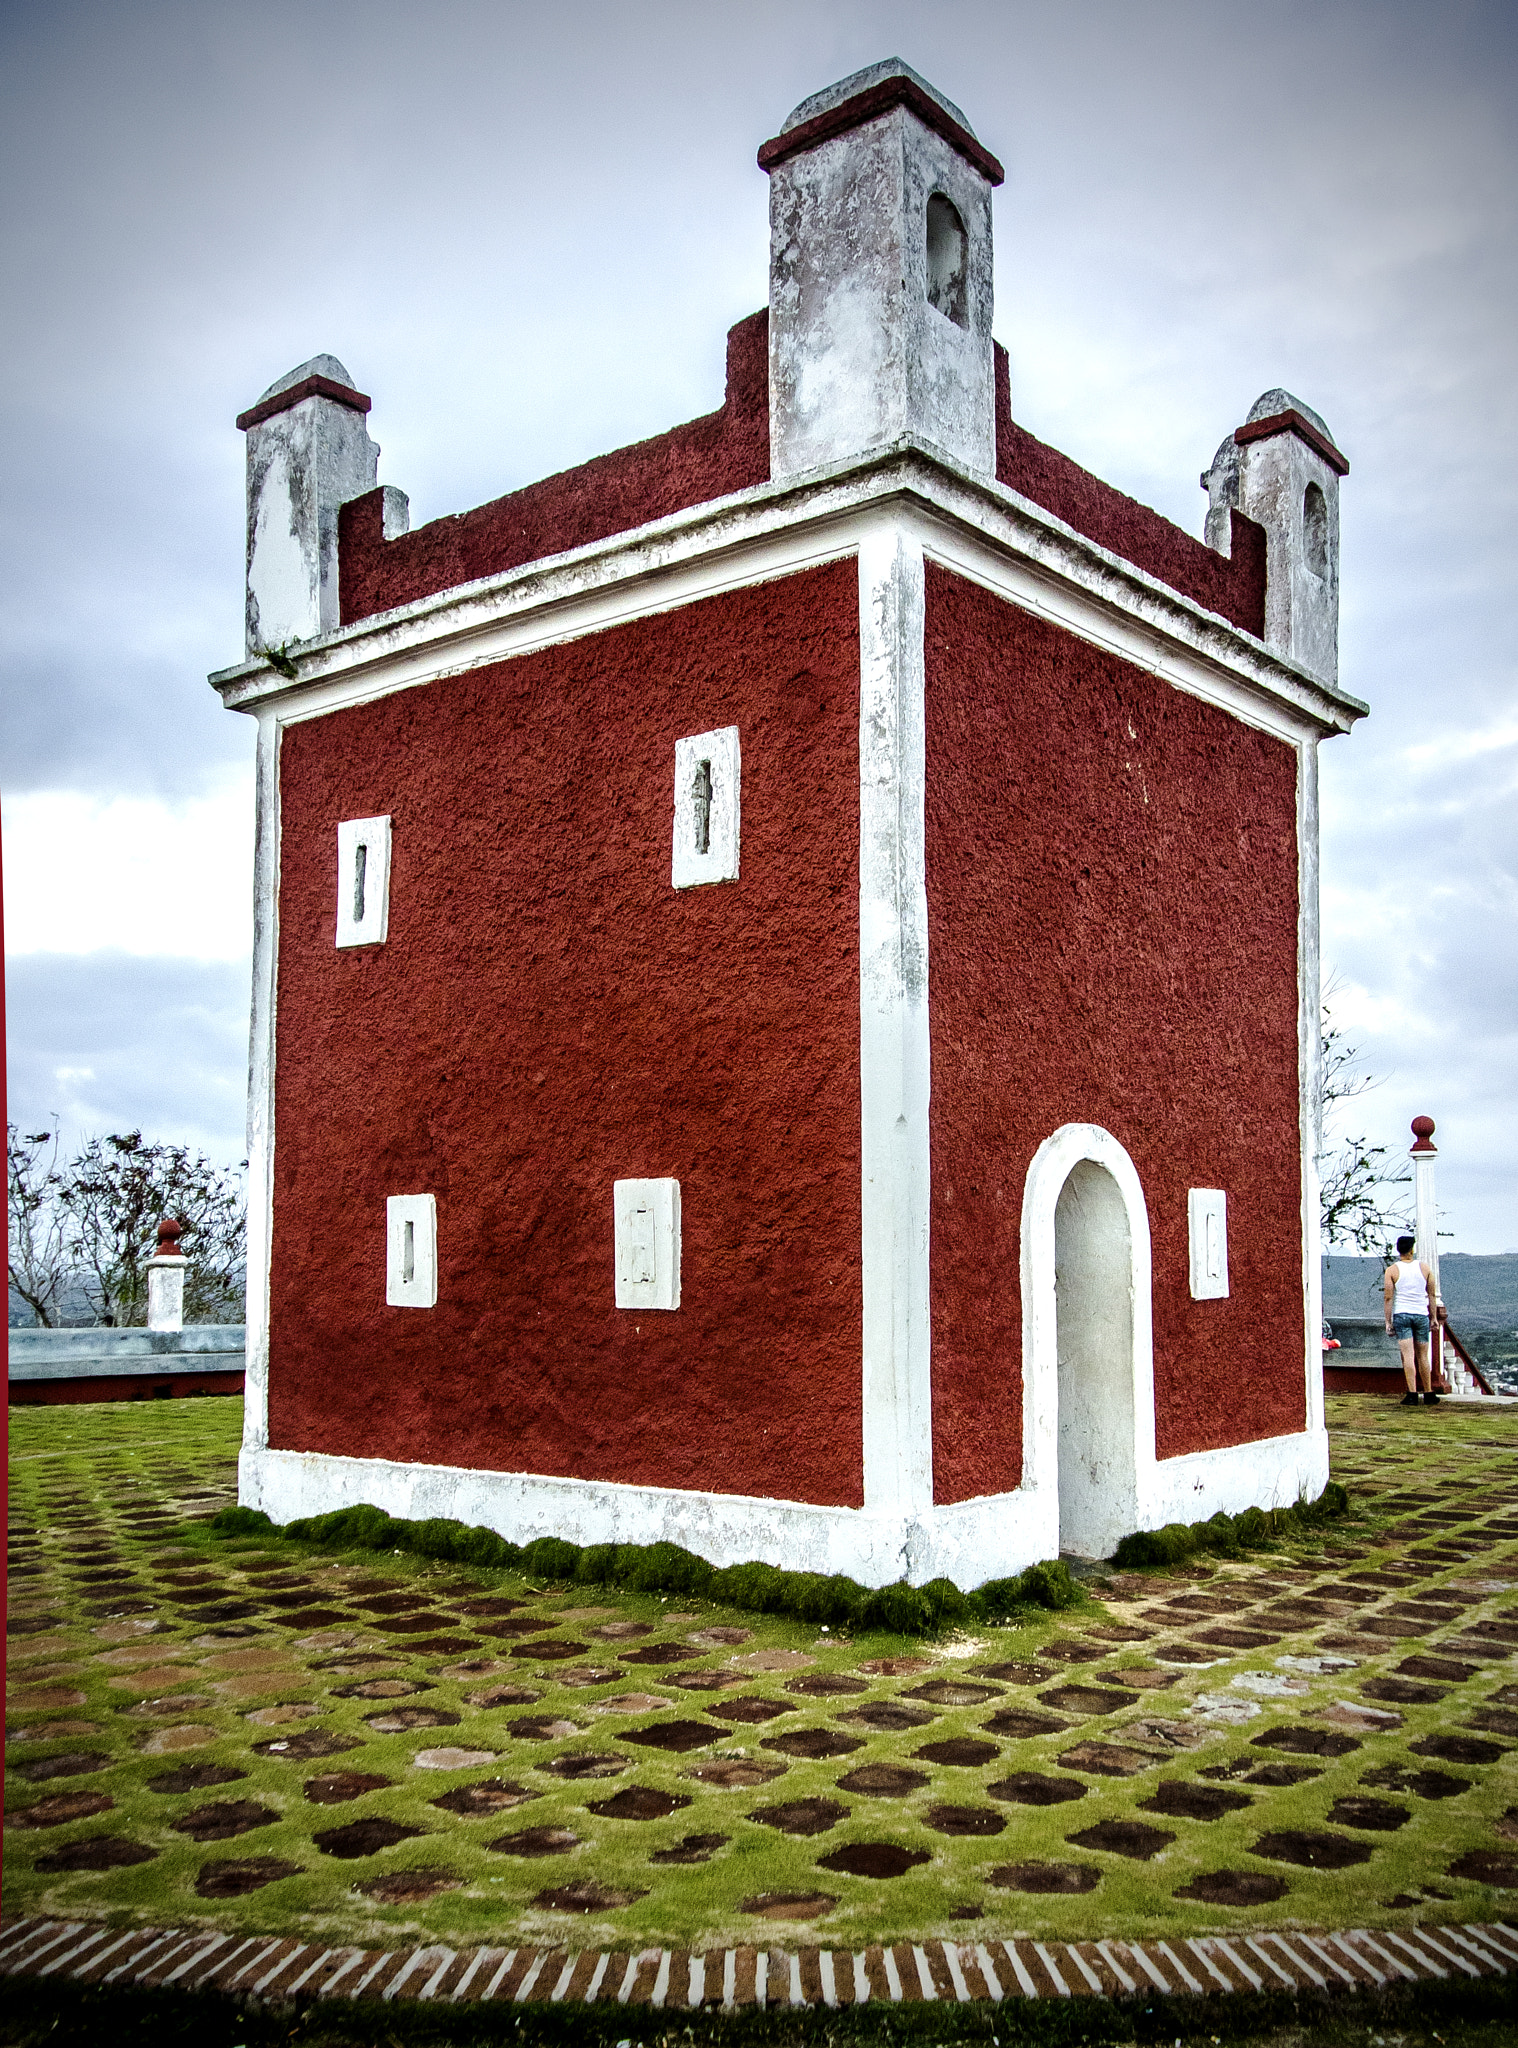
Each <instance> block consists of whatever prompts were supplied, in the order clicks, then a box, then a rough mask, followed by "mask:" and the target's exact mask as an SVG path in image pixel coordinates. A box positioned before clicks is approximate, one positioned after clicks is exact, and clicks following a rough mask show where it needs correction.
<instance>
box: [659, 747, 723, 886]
mask: <svg viewBox="0 0 1518 2048" xmlns="http://www.w3.org/2000/svg"><path fill="white" fill-rule="evenodd" d="M739 768H740V759H739V750H738V728H737V726H736V725H726V726H723V727H722V728H721V729H720V730H719V731H717V732H698V733H692V735H691V736H690V738H689V739H684V740H676V741H675V844H674V857H673V861H672V864H671V868H670V881H671V883H672V884H673V885H674V887H675V888H677V889H693V888H696V887H698V886H699V885H700V884H701V883H703V882H736V881H737V879H738V798H739V787H738V783H739Z"/></svg>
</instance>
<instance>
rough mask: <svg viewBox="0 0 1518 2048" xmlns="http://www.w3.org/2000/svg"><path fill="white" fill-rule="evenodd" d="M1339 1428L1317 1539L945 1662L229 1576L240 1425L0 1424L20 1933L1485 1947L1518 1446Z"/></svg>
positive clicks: (321, 1569) (1107, 1592)
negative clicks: (1321, 1941)
mask: <svg viewBox="0 0 1518 2048" xmlns="http://www.w3.org/2000/svg"><path fill="white" fill-rule="evenodd" d="M1330 1420H1331V1428H1332V1432H1333V1445H1334V1469H1335V1474H1336V1476H1337V1477H1339V1478H1341V1479H1343V1480H1344V1481H1345V1482H1346V1483H1347V1484H1348V1486H1349V1487H1350V1490H1351V1495H1352V1500H1353V1503H1354V1510H1353V1515H1352V1518H1351V1520H1350V1521H1349V1522H1348V1523H1346V1524H1342V1525H1339V1526H1338V1527H1337V1528H1336V1529H1335V1530H1334V1532H1333V1533H1332V1535H1330V1536H1329V1537H1328V1538H1327V1540H1326V1541H1322V1542H1315V1543H1314V1544H1311V1545H1304V1546H1300V1547H1296V1548H1293V1549H1291V1550H1289V1551H1287V1550H1281V1551H1278V1552H1272V1553H1271V1554H1269V1555H1261V1556H1257V1557H1255V1558H1253V1559H1251V1560H1250V1561H1249V1562H1248V1563H1243V1564H1240V1563H1230V1564H1223V1565H1220V1566H1218V1567H1217V1568H1212V1567H1211V1566H1208V1565H1205V1564H1202V1565H1198V1566H1195V1567H1192V1568H1188V1569H1184V1570H1177V1571H1171V1572H1169V1573H1164V1572H1145V1573H1123V1574H1111V1575H1107V1576H1105V1577H1101V1578H1098V1579H1097V1580H1095V1581H1093V1582H1092V1585H1093V1590H1094V1591H1095V1593H1096V1595H1097V1596H1098V1597H1097V1600H1096V1602H1095V1603H1094V1604H1092V1605H1090V1606H1088V1607H1086V1608H1083V1609H1081V1610H1078V1611H1076V1612H1073V1613H1071V1614H1067V1615H1063V1616H1059V1617H1053V1616H1050V1617H1045V1618H1043V1619H1042V1620H1039V1621H1037V1622H1035V1623H1033V1624H1031V1625H1029V1626H1026V1627H1020V1628H1009V1629H998V1630H988V1631H985V1632H984V1633H983V1634H981V1635H979V1636H976V1637H974V1638H970V1637H960V1638H958V1639H947V1640H942V1641H937V1642H933V1643H929V1644H926V1645H924V1644H920V1643H906V1642H903V1641H901V1640H900V1639H891V1638H883V1637H882V1638H876V1637H871V1638H860V1639H857V1640H846V1639H841V1638H838V1637H836V1636H831V1635H829V1634H827V1633H826V1632H822V1633H818V1632H816V1631H814V1630H812V1629H810V1628H807V1627H805V1626H803V1625H801V1624H796V1623H789V1622H782V1621H776V1620H773V1619H770V1618H761V1617H755V1616H752V1615H746V1614H740V1613H735V1612H733V1611H731V1610H723V1609H717V1608H705V1607H703V1608H701V1609H699V1611H696V1610H685V1611H680V1612H676V1611H674V1603H673V1602H661V1601H660V1600H658V1599H656V1598H649V1597H646V1596H643V1597H638V1596H627V1597H618V1596H616V1595H606V1594H604V1593H603V1592H602V1591H601V1590H600V1589H596V1590H595V1593H594V1595H593V1596H591V1595H590V1594H588V1593H587V1590H586V1589H584V1588H574V1587H564V1586H543V1585H540V1584H537V1583H532V1582H528V1581H524V1580H523V1579H521V1578H520V1577H516V1576H513V1575H511V1574H509V1573H499V1572H489V1573H470V1572H464V1571H461V1570H460V1569H459V1568H458V1567H456V1566H429V1565H428V1564H427V1563H426V1562H425V1561H423V1560H419V1559H414V1558H412V1557H409V1556H400V1555H391V1556H385V1557H379V1558H377V1557H375V1556H374V1555H373V1554H366V1555H362V1556H338V1557H336V1558H334V1557H332V1556H331V1555H329V1554H326V1553H321V1552H317V1551H314V1550H306V1549H303V1548H301V1547H300V1546H297V1545H294V1544H288V1545H287V1544H285V1543H283V1542H280V1541H277V1540H275V1541H261V1542H242V1543H235V1544H234V1543H226V1542H223V1541H220V1540H218V1539H215V1538H212V1537H211V1536H210V1535H209V1532H208V1530H207V1527H206V1525H207V1524H208V1522H209V1520H210V1518H211V1516H212V1515H213V1514H214V1513H215V1512H216V1510H217V1509H218V1508H219V1507H220V1506H222V1505H223V1504H224V1503H226V1502H227V1501H229V1500H230V1499H231V1498H232V1497H233V1488H234V1484H235V1450H236V1442H237V1435H238V1431H239V1429H240V1425H241V1406H240V1403H237V1402H234V1401H231V1400H226V1399H221V1400H199V1401H184V1402H174V1403H145V1404H141V1405H136V1406H104V1405H102V1406H97V1407H81V1408H55V1409H43V1410H12V1411H11V1528H10V1559H11V1566H10V1569H11V1579H10V1595H11V1600H10V1617H9V1624H8V1626H9V1649H10V1674H9V1682H10V1692H9V1698H8V1723H7V1731H6V1741H7V1778H6V1814H5V1852H6V1860H5V1893H6V1909H7V1916H8V1917H9V1918H13V1917H14V1916H15V1915H17V1914H30V1915H48V1916H53V1917H55V1918H56V1919H58V1920H60V1921H66V1922H69V1923H73V1922H83V1923H86V1924H88V1923H94V1922H98V1921H101V1920H107V1919H108V1920H110V1921H112V1922H113V1923H115V1924H117V1925H119V1926H121V1927H130V1926H134V1925H135V1926H150V1925H151V1926H158V1927H176V1928H183V1929H193V1928H195V1927H197V1926H201V1927H204V1928H206V1929H207V1930H208V1933H211V1932H220V1933H225V1934H228V1935H235V1936H237V1937H238V1938H239V1939H244V1940H245V1939H246V1938H247V1937H249V1936H252V1935H268V1936H269V1937H271V1938H272V1937H275V1936H284V1937H287V1938H289V1939H290V1940H292V1941H293V1940H297V1939H298V1940H299V1941H301V1942H307V1943H321V1942H331V1943H338V1942H346V1943H350V1944H357V1945H358V1946H359V1948H361V1949H362V1948H365V1947H366V1946H367V1948H369V1949H371V1950H374V1951H375V1952H378V1951H379V1950H381V1949H384V1948H387V1947H394V1946H395V1945H397V1944H401V1943H412V1944H415V1943H427V1942H433V1943H441V1944H445V1945H446V1944H453V1945H454V1946H455V1947H457V1948H459V1949H464V1948H467V1947H469V1945H471V1944H475V1945H479V1944H490V1943H495V1944H497V1945H498V1947H497V1949H496V1950H495V1951H493V1953H497V1954H502V1955H504V1954H505V1953H506V1949H505V1947H504V1946H501V1945H503V1944H507V1943H514V1944H518V1945H521V1946H522V1947H523V1950H524V1953H525V1952H526V1950H527V1948H529V1947H531V1948H532V1949H533V1952H535V1953H539V1952H542V1953H548V1954H552V1955H558V1954H560V1953H561V1951H562V1953H563V1954H566V1955H567V1954H585V1955H587V1956H590V1955H592V1954H594V1953H595V1952H600V1951H605V1952H609V1953H610V1954H611V1956H612V1958H613V1961H612V1962H611V1963H610V1964H608V1965H607V1966H606V1967H607V1968H611V1969H613V1970H614V1971H622V1969H623V1967H624V1965H625V1963H626V1961H627V1959H628V1958H636V1957H637V1956H638V1954H639V1953H640V1952H642V1951H644V1950H645V1949H646V1948H647V1945H648V1944H650V1943H654V1944H657V1943H665V1944H672V1945H674V1946H675V1947H676V1949H677V1950H678V1952H679V1953H680V1954H681V1955H685V1954H687V1953H689V1952H691V1951H693V1950H695V1949H698V1948H711V1949H717V1948H724V1947H730V1948H732V1949H733V1950H734V1951H735V1952H736V1953H737V1954H738V1955H739V1956H740V1957H741V1956H750V1957H751V1956H752V1955H753V1954H754V1952H755V1947H756V1945H757V1947H758V1948H759V1949H760V1950H761V1951H762V1950H763V1949H764V1948H765V1946H766V1945H768V1946H769V1947H771V1948H777V1947H780V1946H791V1947H796V1946H798V1945H803V1946H804V1945H806V1944H817V1943H822V1944H827V1945H829V1947H830V1948H833V1947H836V1949H837V1950H839V1951H840V1952H841V1951H844V1950H853V1951H858V1952H860V1953H863V1952H864V1951H866V1950H867V1949H869V1950H870V1952H871V1953H876V1950H877V1949H878V1945H879V1944H882V1943H886V1944H889V1943H893V1942H895V1943H901V1942H905V1943H913V1942H932V1941H935V1940H944V1939H947V1940H948V1941H950V1942H951V1943H957V1944H971V1945H973V1944H976V1943H980V1944H986V1943H990V1942H992V1941H993V1939H1004V1938H1005V1937H1007V1936H1009V1935H1011V1934H1013V1933H1016V1934H1019V1935H1025V1936H1028V1937H1030V1938H1031V1939H1032V1940H1033V1941H1034V1942H1037V1941H1038V1940H1041V1939H1047V1940H1056V1939H1057V1940H1059V1941H1062V1942H1074V1941H1077V1940H1088V1939H1089V1940H1100V1939H1104V1938H1125V1939H1128V1940H1137V1941H1148V1940H1164V1939H1165V1938H1167V1937H1188V1936H1196V1935H1201V1934H1205V1933H1208V1932H1215V1933H1221V1934H1224V1935H1227V1934H1229V1933H1230V1932H1232V1931H1236V1930H1247V1931H1249V1932H1250V1933H1253V1934H1259V1933H1260V1932H1261V1931H1262V1930H1268V1929H1276V1930H1284V1929H1289V1928H1293V1927H1308V1928H1317V1929H1327V1928H1335V1927H1339V1928H1344V1927H1351V1926H1353V1927H1358V1928H1380V1929H1387V1930H1396V1929H1398V1928H1404V1929H1405V1928H1407V1927H1409V1926H1411V1925H1412V1924H1414V1923H1420V1924H1422V1925H1423V1926H1425V1927H1437V1926H1439V1925H1441V1924H1447V1925H1450V1926H1457V1925H1461V1924H1466V1925H1468V1924H1471V1923H1486V1922H1498V1921H1501V1920H1503V1919H1504V1917H1505V1916H1506V1915H1507V1914H1508V1913H1509V1912H1510V1911H1511V1907H1512V1903H1513V1898H1512V1894H1513V1891H1514V1890H1515V1889H1518V1772H1515V1739H1518V1682H1515V1680H1518V1673H1515V1672H1514V1670H1513V1668H1512V1660H1513V1656H1514V1652H1515V1649H1518V1467H1515V1463H1514V1452H1515V1450H1518V1411H1511V1410H1505V1409H1504V1410H1501V1411H1496V1410H1482V1409H1476V1408H1469V1409H1455V1408H1452V1407H1445V1408H1442V1409H1440V1410H1439V1411H1437V1412H1431V1411H1425V1410H1416V1411H1414V1410H1404V1409H1402V1408H1401V1407H1399V1406H1397V1405H1395V1404H1391V1403H1384V1404H1383V1403H1382V1402H1380V1401H1378V1400H1376V1399H1375V1398H1374V1397H1364V1396H1344V1397H1339V1398H1337V1399H1335V1400H1332V1401H1331V1402H1330ZM872 1944H874V1945H876V1948H875V1949H872V1948H871V1945H872ZM806 1952H807V1953H808V1954H814V1953H815V1950H813V1949H807V1951H806ZM438 1953H439V1954H445V1953H452V1950H451V1949H448V1948H447V1947H444V1948H440V1949H439V1950H438ZM512 1953H515V1950H513V1951H512ZM902 1953H904V1954H905V1953H907V1951H902ZM933 1953H934V1954H935V1955H936V1954H938V1953H939V1952H938V1951H937V1950H936V1949H935V1950H934V1951H933ZM998 1953H999V1954H1002V1955H1003V1956H1004V1957H1005V1955H1006V1954H1008V1953H1010V1951H1009V1950H1008V1951H1001V1950H999V1951H998ZM1034 1953H1035V1952H1034V1951H1033V1950H1029V1951H1028V1954H1029V1956H1030V1958H1031V1957H1032V1955H1033V1954H1034ZM1091 1953H1092V1956H1093V1958H1094V1957H1095V1956H1096V1951H1095V1950H1092V1952H1091ZM743 1967H747V1965H743ZM798 1967H799V1965H798ZM881 1967H882V1969H884V1967H885V1966H884V1965H883V1964H882V1965H881ZM904 1967H905V1966H904ZM945 1967H947V1966H945ZM1008 1967H1009V1968H1010V1967H1011V1966H1010V1965H1008ZM1030 1967H1031V1963H1030ZM1092 1967H1093V1968H1097V1967H1098V1965H1097V1963H1096V1962H1095V1961H1093V1964H1092ZM590 1968H591V1964H590V1963H589V1962H587V1964H586V1969H587V1971H588V1970H589V1969H590ZM551 1974H556V1970H555V1972H553V1973H551ZM603 1974H604V1972H603ZM545 1981H546V1980H545Z"/></svg>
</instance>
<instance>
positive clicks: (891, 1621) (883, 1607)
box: [859, 1579, 933, 1636]
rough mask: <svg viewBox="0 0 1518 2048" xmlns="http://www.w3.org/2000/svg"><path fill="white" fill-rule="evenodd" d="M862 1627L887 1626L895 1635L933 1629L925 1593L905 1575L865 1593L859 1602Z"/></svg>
mask: <svg viewBox="0 0 1518 2048" xmlns="http://www.w3.org/2000/svg"><path fill="white" fill-rule="evenodd" d="M859 1625H860V1627H862V1628H879V1629H887V1630H889V1632H890V1633H891V1634H892V1635H897V1636H925V1635H929V1634H931V1633H932V1630H933V1609H932V1606H931V1604H930V1602H929V1601H928V1600H927V1598H926V1596H925V1595H924V1594H923V1593H922V1592H921V1591H920V1590H919V1589H918V1588H917V1587H916V1586H909V1585H908V1584H907V1582H906V1580H905V1579H898V1580H897V1581H896V1583H895V1585H894V1586H881V1587H880V1588H879V1589H878V1590H877V1591H875V1592H873V1593H866V1595H865V1597H864V1600H863V1602H862V1603H861V1610H860V1620H859Z"/></svg>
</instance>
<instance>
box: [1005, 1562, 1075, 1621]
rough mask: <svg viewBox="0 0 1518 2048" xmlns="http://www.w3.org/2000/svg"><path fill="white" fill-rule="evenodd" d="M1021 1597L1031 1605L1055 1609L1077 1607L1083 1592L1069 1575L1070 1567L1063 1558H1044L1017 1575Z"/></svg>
mask: <svg viewBox="0 0 1518 2048" xmlns="http://www.w3.org/2000/svg"><path fill="white" fill-rule="evenodd" d="M1019 1584H1020V1585H1021V1587H1022V1589H1023V1590H1022V1597H1023V1599H1024V1600H1025V1601H1027V1602H1028V1604H1029V1605H1030V1606H1033V1607H1049V1608H1052V1609H1054V1610H1056V1611H1058V1610H1059V1609H1061V1608H1065V1607H1079V1606H1081V1604H1082V1603H1083V1602H1084V1600H1085V1597H1086V1596H1085V1594H1084V1593H1083V1592H1082V1591H1081V1589H1080V1587H1079V1586H1078V1585H1077V1584H1076V1582H1075V1580H1074V1579H1073V1578H1071V1576H1070V1567H1069V1565H1067V1564H1066V1563H1065V1561H1064V1560H1063V1558H1058V1557H1051V1558H1046V1559H1045V1560H1044V1562H1043V1563H1042V1564H1030V1565H1029V1567H1028V1569H1027V1570H1026V1571H1025V1572H1023V1573H1021V1574H1020V1575H1019Z"/></svg>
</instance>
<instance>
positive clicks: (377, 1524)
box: [283, 1501, 411, 1550]
mask: <svg viewBox="0 0 1518 2048" xmlns="http://www.w3.org/2000/svg"><path fill="white" fill-rule="evenodd" d="M410 1526H411V1525H410V1523H408V1522H393V1521H392V1520H391V1519H390V1517H389V1516H388V1515H387V1514H386V1513H385V1511H384V1509H383V1508H376V1507H371V1506H370V1505H369V1504H368V1502H367V1501H363V1502H360V1504H359V1505H358V1506H357V1507H352V1508H335V1509H334V1510H333V1511H332V1513H331V1514H329V1515H308V1516H306V1517H305V1519H304V1520H302V1521H298V1522H287V1523H286V1524H285V1528H284V1531H283V1533H284V1534H285V1535H286V1536H293V1537H296V1538H297V1539H298V1540H299V1541H301V1542H304V1543H319V1544H321V1545H322V1547H323V1548H324V1549H326V1550H402V1549H404V1548H405V1541H404V1539H405V1537H406V1535H407V1533H408V1532H409V1529H410Z"/></svg>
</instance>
